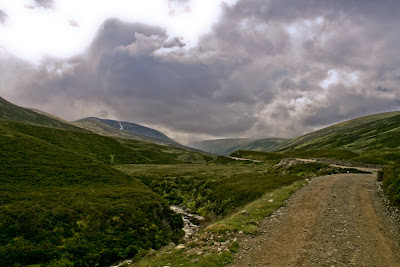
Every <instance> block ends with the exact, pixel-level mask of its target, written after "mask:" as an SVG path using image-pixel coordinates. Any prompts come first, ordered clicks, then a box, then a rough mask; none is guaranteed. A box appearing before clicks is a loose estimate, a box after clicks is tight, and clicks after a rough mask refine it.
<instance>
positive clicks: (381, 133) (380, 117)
mask: <svg viewBox="0 0 400 267" xmlns="http://www.w3.org/2000/svg"><path fill="white" fill-rule="evenodd" d="M399 134H400V112H390V113H382V114H376V115H371V116H367V117H362V118H358V119H354V120H350V121H347V122H343V123H340V124H337V125H333V126H330V127H327V128H325V129H322V130H319V131H316V132H313V133H309V134H307V135H304V136H301V137H298V138H295V139H292V140H290V141H289V142H288V143H286V144H285V145H284V146H282V147H278V148H277V149H276V150H277V151H278V152H283V153H285V154H287V155H291V156H296V157H308V158H316V157H324V158H335V159H340V160H350V161H355V162H363V163H370V164H378V165H385V164H391V163H396V162H399V161H400V150H399V149H400V139H399V138H398V136H399Z"/></svg>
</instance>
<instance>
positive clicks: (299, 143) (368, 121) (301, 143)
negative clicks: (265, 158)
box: [278, 111, 400, 151]
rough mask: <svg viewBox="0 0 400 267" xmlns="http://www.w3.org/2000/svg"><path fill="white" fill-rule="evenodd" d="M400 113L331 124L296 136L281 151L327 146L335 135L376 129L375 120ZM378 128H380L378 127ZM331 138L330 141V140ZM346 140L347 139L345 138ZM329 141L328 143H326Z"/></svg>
mask: <svg viewBox="0 0 400 267" xmlns="http://www.w3.org/2000/svg"><path fill="white" fill-rule="evenodd" d="M399 115H400V111H395V112H387V113H380V114H375V115H370V116H366V117H361V118H357V119H353V120H349V121H345V122H342V123H338V124H335V125H332V126H329V127H327V128H324V129H321V130H318V131H315V132H312V133H309V134H306V135H303V136H300V137H297V138H294V139H292V140H290V141H289V142H287V143H286V144H284V145H283V146H281V147H279V148H278V150H279V151H288V150H296V149H311V148H312V147H313V149H315V148H319V149H320V148H327V147H324V145H327V144H328V143H334V142H332V141H335V140H334V138H335V137H341V136H342V135H344V134H346V133H348V136H349V135H352V133H353V132H354V130H356V129H360V128H364V129H365V130H367V131H368V129H367V128H370V130H371V131H372V130H375V128H371V127H375V126H374V124H373V123H374V122H377V121H379V120H382V119H388V118H392V117H396V116H399ZM377 130H378V129H377ZM352 138H353V140H349V139H348V140H346V141H347V142H348V143H344V142H336V143H335V144H332V145H331V146H330V148H338V147H339V148H340V147H341V145H346V144H350V143H353V142H354V141H355V139H357V138H356V136H354V135H353V137H352ZM329 140H330V141H329ZM343 141H345V140H343ZM349 141H350V142H349ZM324 142H328V143H324Z"/></svg>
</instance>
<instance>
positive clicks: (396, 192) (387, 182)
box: [378, 164, 400, 207]
mask: <svg viewBox="0 0 400 267" xmlns="http://www.w3.org/2000/svg"><path fill="white" fill-rule="evenodd" d="M378 180H382V182H383V183H382V187H383V190H384V192H385V193H386V194H387V195H388V198H389V200H390V202H391V203H392V204H394V205H396V206H399V207H400V165H397V164H396V165H391V166H389V167H385V168H383V169H382V171H381V172H380V173H378Z"/></svg>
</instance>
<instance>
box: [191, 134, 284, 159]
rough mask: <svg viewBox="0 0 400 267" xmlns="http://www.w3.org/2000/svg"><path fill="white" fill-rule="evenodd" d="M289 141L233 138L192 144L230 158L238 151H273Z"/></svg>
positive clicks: (281, 139)
mask: <svg viewBox="0 0 400 267" xmlns="http://www.w3.org/2000/svg"><path fill="white" fill-rule="evenodd" d="M288 140H289V139H286V138H263V139H255V138H232V139H213V140H204V141H200V142H195V143H191V144H189V145H188V146H190V147H194V148H197V149H200V150H203V151H206V152H209V153H213V154H219V155H225V156H228V155H230V154H231V153H232V152H234V151H236V150H252V151H272V150H274V149H275V148H277V147H279V146H281V145H283V144H284V143H285V142H287V141H288Z"/></svg>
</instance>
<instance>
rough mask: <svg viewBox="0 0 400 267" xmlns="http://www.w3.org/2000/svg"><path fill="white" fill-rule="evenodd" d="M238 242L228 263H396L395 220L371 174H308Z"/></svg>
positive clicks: (399, 253) (399, 244)
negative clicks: (284, 201)
mask: <svg viewBox="0 0 400 267" xmlns="http://www.w3.org/2000/svg"><path fill="white" fill-rule="evenodd" d="M239 243H240V249H239V251H238V253H236V254H235V261H234V264H232V265H231V266H400V235H399V227H398V221H397V220H396V219H395V218H393V216H392V215H391V213H388V212H387V208H386V205H385V203H384V202H383V201H382V197H381V195H380V192H379V189H378V186H377V183H376V174H337V175H331V176H325V177H319V178H315V179H313V180H312V181H311V182H310V183H309V184H308V185H307V186H306V187H304V188H303V189H301V190H299V191H298V192H296V193H295V194H294V195H293V196H292V197H291V199H290V200H289V201H288V203H287V206H286V207H283V208H281V209H279V210H278V211H277V212H275V214H274V215H273V216H271V217H269V218H267V219H265V221H263V223H262V224H261V228H260V234H259V235H256V236H253V237H252V236H242V237H239Z"/></svg>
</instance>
